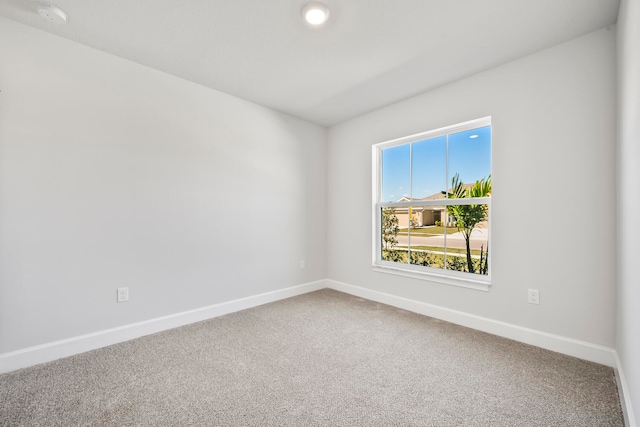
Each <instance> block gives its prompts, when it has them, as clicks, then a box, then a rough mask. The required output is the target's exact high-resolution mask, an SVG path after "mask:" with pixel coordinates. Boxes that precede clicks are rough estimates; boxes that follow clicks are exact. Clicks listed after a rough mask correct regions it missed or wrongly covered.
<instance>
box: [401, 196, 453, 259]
mask: <svg viewBox="0 0 640 427" xmlns="http://www.w3.org/2000/svg"><path fill="white" fill-rule="evenodd" d="M412 213H413V218H414V222H415V223H416V226H415V227H412V228H411V229H410V230H408V232H407V234H409V239H410V240H409V243H410V245H409V246H410V249H411V264H417V265H424V266H427V267H433V268H444V266H445V263H444V257H445V248H446V244H447V240H446V237H447V234H449V233H452V232H454V231H457V229H452V228H448V229H447V227H446V224H445V221H444V218H445V217H446V214H445V208H444V206H425V207H415V208H413V212H412Z"/></svg>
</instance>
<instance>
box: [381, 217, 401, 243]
mask: <svg viewBox="0 0 640 427" xmlns="http://www.w3.org/2000/svg"><path fill="white" fill-rule="evenodd" d="M399 229H400V227H398V217H397V216H396V210H395V209H394V208H383V209H382V248H383V249H385V250H389V249H391V248H393V247H394V246H395V245H397V244H398V239H397V238H396V237H397V236H398V230H399Z"/></svg>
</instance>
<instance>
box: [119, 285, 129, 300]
mask: <svg viewBox="0 0 640 427" xmlns="http://www.w3.org/2000/svg"><path fill="white" fill-rule="evenodd" d="M126 301H129V288H118V302H126Z"/></svg>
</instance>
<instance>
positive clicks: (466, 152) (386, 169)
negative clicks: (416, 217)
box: [382, 126, 491, 202]
mask: <svg viewBox="0 0 640 427" xmlns="http://www.w3.org/2000/svg"><path fill="white" fill-rule="evenodd" d="M474 135H477V136H476V137H473V136H474ZM411 145H412V146H413V147H412V149H413V169H412V171H411V172H412V174H413V177H412V176H410V175H411V172H410V165H411V158H410V147H409V144H406V145H401V146H398V147H391V148H386V149H384V150H382V201H383V202H395V201H398V199H400V198H401V197H403V196H406V197H410V196H411V197H414V198H418V199H421V198H423V197H427V196H430V195H432V194H435V193H438V192H440V191H442V190H444V189H446V188H448V187H450V186H451V178H452V177H453V175H454V174H456V173H459V174H460V179H461V180H462V182H464V183H465V184H467V183H472V182H475V181H477V180H479V179H482V178H485V177H487V176H489V174H490V173H491V126H486V127H482V128H477V129H472V130H468V131H464V132H459V133H452V134H450V135H449V146H448V150H449V176H448V177H447V167H446V164H447V137H446V136H441V137H438V138H432V139H427V140H424V141H419V142H414V143H413V144H411ZM410 189H411V190H412V194H409V192H410Z"/></svg>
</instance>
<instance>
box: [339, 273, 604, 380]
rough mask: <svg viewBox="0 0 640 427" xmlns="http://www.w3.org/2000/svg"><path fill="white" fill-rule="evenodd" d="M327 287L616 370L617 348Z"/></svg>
mask: <svg viewBox="0 0 640 427" xmlns="http://www.w3.org/2000/svg"><path fill="white" fill-rule="evenodd" d="M327 287H328V288H331V289H335V290H337V291H341V292H345V293H348V294H351V295H355V296H358V297H361V298H366V299H369V300H372V301H377V302H380V303H383V304H387V305H391V306H394V307H398V308H402V309H405V310H408V311H412V312H414V313H419V314H423V315H425V316H430V317H435V318H437V319H441V320H445V321H447V322H451V323H455V324H457V325H462V326H466V327H468V328H472V329H477V330H479V331H483V332H488V333H490V334H493V335H498V336H501V337H504V338H509V339H512V340H515V341H519V342H523V343H526V344H531V345H534V346H536V347H541V348H545V349H547V350H551V351H555V352H558V353H562V354H566V355H569V356H573V357H578V358H580V359H585V360H589V361H591V362H595V363H600V364H602V365H606V366H610V367H612V368H615V367H616V353H615V350H614V349H613V348H609V347H604V346H600V345H596V344H591V343H588V342H585V341H579V340H575V339H573V338H567V337H563V336H560V335H554V334H549V333H546V332H542V331H537V330H535V329H529V328H524V327H522V326H517V325H512V324H510V323H505V322H500V321H497V320H493V319H489V318H486V317H481V316H476V315H473V314H469V313H464V312H461V311H456V310H451V309H449V308H445V307H440V306H437V305H432V304H427V303H424V302H420V301H415V300H411V299H408V298H403V297H398V296H395V295H391V294H387V293H384V292H378V291H374V290H371V289H367V288H362V287H359V286H353V285H349V284H347V283H342V282H337V281H335V280H327Z"/></svg>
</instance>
